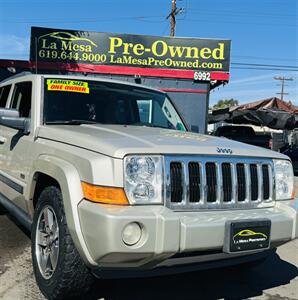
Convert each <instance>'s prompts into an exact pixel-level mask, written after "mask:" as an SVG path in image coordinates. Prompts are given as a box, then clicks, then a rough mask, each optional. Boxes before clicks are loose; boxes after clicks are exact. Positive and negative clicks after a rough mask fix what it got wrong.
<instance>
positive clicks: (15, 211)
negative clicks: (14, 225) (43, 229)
mask: <svg viewBox="0 0 298 300" xmlns="http://www.w3.org/2000/svg"><path fill="white" fill-rule="evenodd" d="M0 205H2V206H3V207H4V208H5V209H6V210H7V211H8V212H9V214H11V215H12V216H13V217H15V218H16V219H17V220H18V221H19V222H20V223H21V224H22V225H23V226H24V227H25V228H26V229H27V230H28V231H29V232H31V225H32V220H31V218H30V216H29V215H28V214H27V213H26V212H25V211H24V210H23V209H21V208H19V207H18V206H17V205H15V204H14V203H13V202H12V201H10V200H9V199H8V198H6V197H5V196H4V195H3V194H2V193H0Z"/></svg>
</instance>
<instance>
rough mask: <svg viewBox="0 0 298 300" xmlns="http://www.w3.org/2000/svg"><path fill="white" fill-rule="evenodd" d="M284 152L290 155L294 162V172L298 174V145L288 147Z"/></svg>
mask: <svg viewBox="0 0 298 300" xmlns="http://www.w3.org/2000/svg"><path fill="white" fill-rule="evenodd" d="M283 154H285V155H287V156H289V157H290V158H291V160H292V163H293V168H294V173H295V175H296V176H298V146H295V147H291V148H288V149H286V150H285V151H284V152H283Z"/></svg>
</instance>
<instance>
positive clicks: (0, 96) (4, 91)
mask: <svg viewBox="0 0 298 300" xmlns="http://www.w3.org/2000/svg"><path fill="white" fill-rule="evenodd" d="M10 88H11V85H6V86H3V87H1V88H0V107H5V105H6V102H7V99H8V95H9V92H10Z"/></svg>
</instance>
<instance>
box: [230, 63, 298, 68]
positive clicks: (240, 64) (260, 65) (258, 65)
mask: <svg viewBox="0 0 298 300" xmlns="http://www.w3.org/2000/svg"><path fill="white" fill-rule="evenodd" d="M231 65H235V66H253V67H279V68H295V69H298V65H296V66H288V65H287V66H286V65H271V64H252V63H241V62H232V63H231Z"/></svg>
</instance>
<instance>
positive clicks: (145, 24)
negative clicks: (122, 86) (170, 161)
mask: <svg viewBox="0 0 298 300" xmlns="http://www.w3.org/2000/svg"><path fill="white" fill-rule="evenodd" d="M177 7H178V8H182V9H183V10H182V13H181V14H179V15H178V16H177V27H176V36H178V37H199V38H223V39H231V40H232V50H231V62H232V65H231V70H230V72H231V80H230V82H229V83H228V84H227V85H225V86H224V87H223V86H221V87H219V88H216V89H215V90H214V91H213V92H212V93H211V95H210V104H211V105H213V104H214V103H216V102H217V101H218V100H219V99H230V98H234V99H237V100H238V101H239V102H240V103H248V102H252V101H256V100H260V99H266V98H270V97H274V96H278V95H277V94H276V93H278V92H280V89H281V87H280V86H279V84H280V82H278V81H276V80H274V79H273V77H274V76H286V77H291V78H293V80H292V81H288V82H287V86H286V87H285V89H286V90H285V91H286V92H287V93H289V94H288V95H285V96H284V99H285V100H287V101H291V102H292V103H293V104H296V105H298V72H297V69H298V0H246V1H244V0H242V1H241V0H212V1H202V0H177ZM170 9H171V0H143V1H141V0H138V1H137V0H125V1H124V0H122V1H120V0H114V1H113V0H110V1H109V0H51V1H45V0H44V1H42V0H0V59H26V60H28V59H29V40H30V29H31V26H40V27H48V28H57V29H78V30H87V31H88V30H90V31H99V32H117V33H131V34H133V33H134V34H145V35H146V34H147V35H160V36H168V35H169V31H170V25H169V20H168V19H167V18H166V17H167V16H168V15H169V12H170ZM234 63H236V65H234ZM238 63H244V64H261V65H275V66H269V67H267V70H263V69H264V67H261V68H262V69H259V70H256V69H255V68H256V66H251V65H250V66H247V65H246V66H244V65H241V66H240V65H237V64H238ZM280 66H282V67H280ZM243 67H244V68H243ZM257 68H259V67H257ZM268 68H271V69H282V70H268ZM295 68H296V69H295ZM289 69H291V71H290V70H289ZM293 69H295V70H296V71H293Z"/></svg>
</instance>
